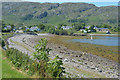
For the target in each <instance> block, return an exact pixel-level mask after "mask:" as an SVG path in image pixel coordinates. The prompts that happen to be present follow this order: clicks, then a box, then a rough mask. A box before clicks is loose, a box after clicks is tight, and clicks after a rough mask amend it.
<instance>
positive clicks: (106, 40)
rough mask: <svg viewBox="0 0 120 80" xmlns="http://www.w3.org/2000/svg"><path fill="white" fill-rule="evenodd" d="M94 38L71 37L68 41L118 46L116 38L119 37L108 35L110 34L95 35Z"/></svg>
mask: <svg viewBox="0 0 120 80" xmlns="http://www.w3.org/2000/svg"><path fill="white" fill-rule="evenodd" d="M96 37H97V38H96V39H93V40H91V38H90V39H72V40H69V41H70V42H80V43H90V44H97V45H105V46H118V39H120V37H110V36H96Z"/></svg>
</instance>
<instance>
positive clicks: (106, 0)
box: [23, 0, 119, 7]
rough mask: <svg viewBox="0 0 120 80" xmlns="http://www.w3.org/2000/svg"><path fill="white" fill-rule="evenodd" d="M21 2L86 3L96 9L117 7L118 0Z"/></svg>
mask: <svg viewBox="0 0 120 80" xmlns="http://www.w3.org/2000/svg"><path fill="white" fill-rule="evenodd" d="M23 1H31V2H40V3H44V2H51V3H63V2H86V3H92V4H95V5H96V6H98V7H101V6H111V5H115V6H117V5H118V2H119V0H23Z"/></svg>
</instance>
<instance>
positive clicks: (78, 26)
mask: <svg viewBox="0 0 120 80" xmlns="http://www.w3.org/2000/svg"><path fill="white" fill-rule="evenodd" d="M81 28H82V26H81V24H75V25H74V29H75V30H76V31H79V30H80V29H81Z"/></svg>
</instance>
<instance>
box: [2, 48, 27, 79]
mask: <svg viewBox="0 0 120 80" xmlns="http://www.w3.org/2000/svg"><path fill="white" fill-rule="evenodd" d="M4 53H5V51H2V49H0V57H2V58H0V59H2V78H29V76H27V75H26V74H24V73H23V72H22V71H20V70H17V69H16V68H15V67H14V66H13V64H12V63H11V62H10V61H9V59H8V58H6V57H5V55H4ZM2 54H3V55H2Z"/></svg>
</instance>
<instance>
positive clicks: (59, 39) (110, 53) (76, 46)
mask: <svg viewBox="0 0 120 80" xmlns="http://www.w3.org/2000/svg"><path fill="white" fill-rule="evenodd" d="M82 38H89V36H54V37H51V38H50V40H49V42H50V43H55V44H58V45H62V46H65V47H67V48H68V49H72V50H75V51H83V52H87V53H91V54H94V55H98V56H102V57H104V58H107V59H110V60H114V61H118V54H117V53H118V47H117V46H104V45H93V44H88V43H79V42H75V43H73V42H66V40H70V39H82Z"/></svg>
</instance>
